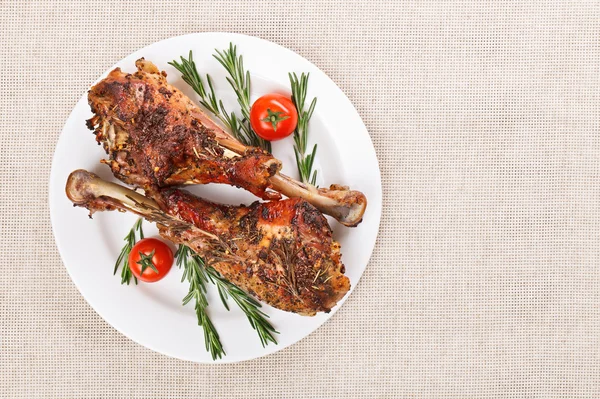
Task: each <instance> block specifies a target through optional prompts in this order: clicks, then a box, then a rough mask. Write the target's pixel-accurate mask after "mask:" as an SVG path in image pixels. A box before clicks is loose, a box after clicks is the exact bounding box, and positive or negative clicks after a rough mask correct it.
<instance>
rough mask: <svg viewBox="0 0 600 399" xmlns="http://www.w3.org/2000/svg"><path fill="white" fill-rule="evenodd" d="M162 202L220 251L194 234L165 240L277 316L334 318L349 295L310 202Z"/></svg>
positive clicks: (176, 194)
mask: <svg viewBox="0 0 600 399" xmlns="http://www.w3.org/2000/svg"><path fill="white" fill-rule="evenodd" d="M161 198H162V201H164V203H165V204H166V209H168V213H169V214H171V215H173V216H175V217H177V218H178V219H180V220H183V221H186V222H189V223H192V224H193V225H195V226H196V227H198V228H199V229H201V230H203V231H205V232H208V233H211V234H214V235H216V236H217V237H219V240H220V241H219V242H220V244H218V245H215V243H214V241H213V240H210V239H209V238H207V237H206V236H205V235H200V236H199V235H198V234H195V233H194V232H193V231H190V230H183V231H182V230H180V229H175V230H174V229H169V228H161V229H160V230H161V235H162V236H163V237H165V238H168V239H170V240H172V241H174V242H177V243H185V244H187V245H189V246H191V247H192V248H193V249H194V250H195V251H197V252H198V253H199V254H200V255H201V256H202V257H203V258H204V259H205V261H206V262H208V263H209V264H211V265H212V266H213V267H214V268H215V269H216V270H217V271H219V272H220V273H221V274H222V275H223V276H224V277H225V278H226V279H228V280H229V281H231V282H233V283H234V284H236V285H237V286H238V287H240V288H242V289H243V290H245V291H247V292H249V293H251V294H252V295H254V296H256V297H257V298H259V299H261V300H263V301H265V302H266V303H268V304H270V305H272V306H274V307H276V308H279V309H283V310H286V311H290V312H295V313H300V314H304V315H314V314H315V313H316V312H329V310H331V308H332V307H333V306H335V304H336V303H337V302H338V301H339V300H340V299H341V298H342V297H343V296H344V295H345V294H346V293H347V292H348V290H349V289H350V281H349V280H348V278H347V277H346V276H344V274H343V273H344V265H343V264H342V262H341V253H340V245H339V244H338V243H337V242H336V241H334V240H333V238H332V232H331V229H330V227H329V225H328V224H327V220H326V219H325V217H323V215H322V214H321V213H320V212H319V211H318V210H317V209H315V207H313V206H312V205H310V204H309V203H308V202H306V201H305V200H303V199H298V198H295V199H289V200H284V201H277V202H268V203H262V204H260V203H258V202H256V203H254V204H252V205H251V206H249V207H245V206H240V207H235V206H226V205H217V204H214V203H211V202H208V201H205V200H202V199H200V198H198V197H195V196H193V195H191V194H190V193H188V192H186V191H182V190H167V191H162V192H161Z"/></svg>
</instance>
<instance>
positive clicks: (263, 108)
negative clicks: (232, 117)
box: [250, 94, 298, 141]
mask: <svg viewBox="0 0 600 399" xmlns="http://www.w3.org/2000/svg"><path fill="white" fill-rule="evenodd" d="M297 124H298V113H297V112H296V107H295V106H294V103H293V102H292V100H291V99H290V98H289V97H286V96H284V95H281V94H266V95H264V96H262V97H260V98H259V99H258V100H256V101H255V102H254V104H252V108H251V109H250V125H252V129H253V130H254V131H255V132H256V134H258V135H259V136H260V137H262V138H263V139H265V140H269V141H275V140H281V139H282V138H284V137H287V136H289V135H290V134H292V132H293V131H294V129H296V125H297Z"/></svg>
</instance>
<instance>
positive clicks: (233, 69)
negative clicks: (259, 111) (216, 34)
mask: <svg viewBox="0 0 600 399" xmlns="http://www.w3.org/2000/svg"><path fill="white" fill-rule="evenodd" d="M215 51H216V52H217V54H213V57H215V59H216V60H217V61H219V63H220V64H221V65H223V67H224V68H225V70H226V71H227V73H228V74H229V76H228V77H227V81H228V82H229V84H230V85H231V88H232V89H233V91H234V92H235V94H236V96H237V100H238V104H239V105H240V109H241V111H242V119H241V121H240V127H241V129H242V130H243V131H244V134H245V135H246V137H247V138H248V141H249V142H250V144H248V145H254V146H256V147H261V148H263V149H265V150H267V151H269V152H271V142H270V141H267V140H264V139H262V138H260V137H258V135H257V134H256V133H255V132H254V131H253V130H252V127H251V126H250V106H251V104H250V71H246V70H244V59H243V57H242V56H241V55H239V56H238V54H237V46H234V45H233V43H229V48H228V49H225V50H222V51H220V50H217V49H215Z"/></svg>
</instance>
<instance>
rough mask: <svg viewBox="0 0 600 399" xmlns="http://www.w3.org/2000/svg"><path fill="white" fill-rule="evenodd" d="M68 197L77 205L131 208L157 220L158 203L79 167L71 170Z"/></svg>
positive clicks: (139, 213)
mask: <svg viewBox="0 0 600 399" xmlns="http://www.w3.org/2000/svg"><path fill="white" fill-rule="evenodd" d="M65 192H66V194H67V197H68V198H69V199H70V200H71V201H72V202H73V204H75V205H77V206H82V207H85V208H88V209H89V210H90V211H91V212H94V211H98V210H110V209H115V208H116V209H121V210H124V211H126V210H129V211H132V212H135V213H137V214H138V215H141V216H144V217H146V218H148V219H149V220H155V219H156V218H155V216H156V212H157V211H159V209H160V208H159V207H158V204H157V203H156V202H155V201H153V200H151V199H149V198H147V197H145V196H143V195H141V194H139V193H136V192H135V191H133V190H130V189H128V188H125V187H123V186H120V185H118V184H115V183H111V182H107V181H104V180H102V179H101V178H100V177H98V176H97V175H96V174H94V173H91V172H88V171H87V170H83V169H78V170H76V171H74V172H71V174H70V175H69V177H68V178H67V184H66V187H65Z"/></svg>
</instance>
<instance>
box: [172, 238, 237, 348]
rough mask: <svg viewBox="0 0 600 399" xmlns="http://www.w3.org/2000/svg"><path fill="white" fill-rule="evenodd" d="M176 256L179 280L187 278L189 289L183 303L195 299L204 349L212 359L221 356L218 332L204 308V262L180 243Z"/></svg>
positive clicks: (206, 305) (221, 346)
mask: <svg viewBox="0 0 600 399" xmlns="http://www.w3.org/2000/svg"><path fill="white" fill-rule="evenodd" d="M175 257H176V258H177V266H178V267H179V268H180V269H181V268H182V267H183V276H182V278H181V281H182V282H183V281H184V280H186V279H187V280H188V281H189V283H190V290H189V291H188V294H187V295H186V296H185V297H184V298H183V305H186V304H188V303H189V302H190V301H191V300H192V299H195V300H196V303H195V306H194V308H195V310H196V316H197V318H198V325H199V326H201V327H202V329H203V330H204V344H205V346H206V350H207V351H208V352H210V355H211V356H212V359H213V360H216V359H217V357H218V358H221V357H222V356H223V355H225V350H224V349H223V345H222V344H221V340H220V338H219V333H218V332H217V330H216V328H215V326H214V324H213V323H212V321H211V320H210V317H209V316H208V313H207V311H206V308H207V307H208V299H207V298H206V283H208V281H209V278H208V276H207V274H206V269H205V267H204V263H202V261H201V259H200V258H199V257H198V256H196V255H195V254H194V252H193V251H192V250H191V249H190V248H189V247H187V246H185V245H180V246H179V248H177V252H176V253H175Z"/></svg>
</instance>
